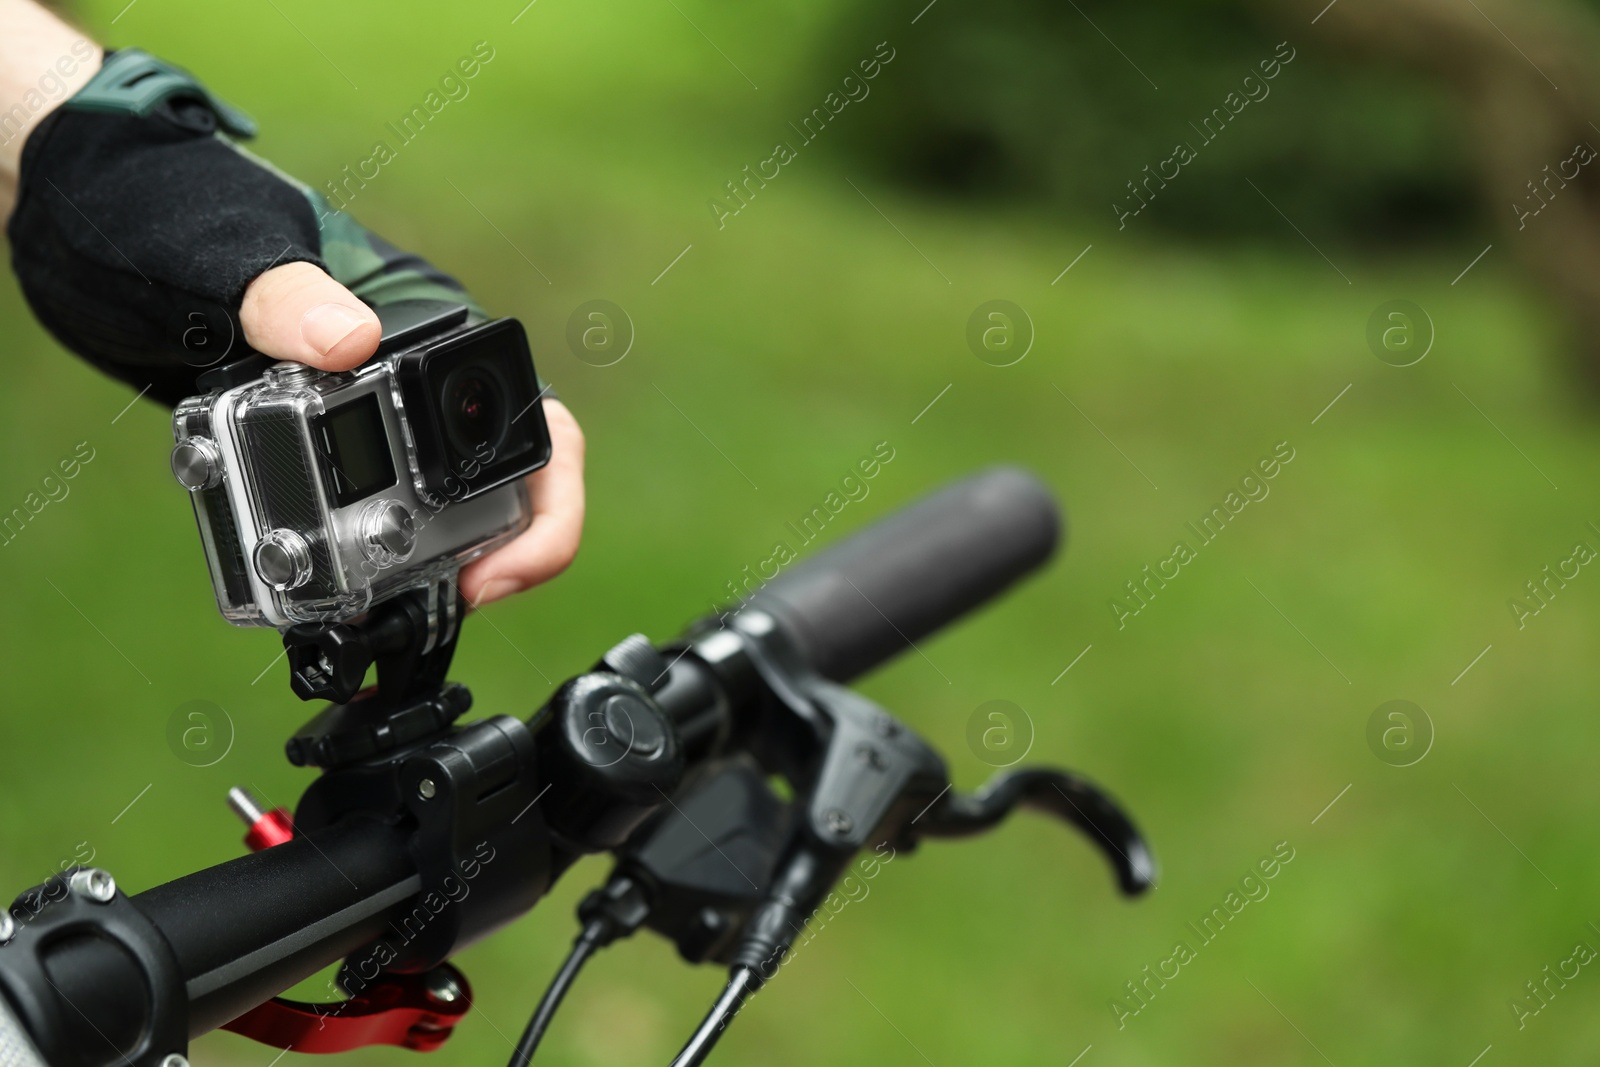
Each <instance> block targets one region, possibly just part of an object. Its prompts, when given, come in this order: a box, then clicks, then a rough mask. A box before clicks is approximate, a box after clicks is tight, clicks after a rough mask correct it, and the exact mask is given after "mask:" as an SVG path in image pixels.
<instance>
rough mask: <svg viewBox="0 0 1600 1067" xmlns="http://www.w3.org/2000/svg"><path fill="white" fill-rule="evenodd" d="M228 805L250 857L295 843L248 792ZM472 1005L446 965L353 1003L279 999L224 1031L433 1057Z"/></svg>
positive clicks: (290, 826)
mask: <svg viewBox="0 0 1600 1067" xmlns="http://www.w3.org/2000/svg"><path fill="white" fill-rule="evenodd" d="M228 806H229V807H230V808H232V809H233V810H234V813H235V814H236V815H238V816H239V818H241V819H243V820H244V823H245V825H246V826H248V827H249V828H250V829H249V831H248V832H246V833H245V835H244V843H245V844H246V845H247V846H249V848H250V851H251V852H260V851H261V850H262V849H265V848H271V847H273V846H274V845H281V844H283V843H284V842H286V841H292V840H293V839H294V822H293V820H292V819H291V818H290V815H289V813H288V812H287V811H285V810H283V809H282V808H274V809H272V810H271V811H266V810H263V809H262V807H261V805H260V804H259V803H258V802H257V801H256V798H255V797H253V796H251V795H250V793H249V792H248V791H247V790H244V789H240V788H238V787H234V788H233V789H230V790H228ZM471 1006H472V987H471V986H469V985H468V984H467V979H466V976H465V975H463V974H462V973H461V972H460V971H458V970H456V969H455V968H454V967H452V966H450V965H449V964H448V963H446V964H441V965H440V966H438V967H435V968H434V969H433V970H431V971H429V972H427V973H426V974H386V975H383V976H382V977H381V978H380V979H379V980H378V981H376V982H374V983H372V984H371V985H369V986H368V987H367V988H366V989H364V990H362V991H361V992H360V993H358V994H357V995H355V996H353V997H351V998H349V999H348V1000H339V1001H334V1002H332V1003H329V1004H304V1003H301V1002H299V1001H294V1000H285V999H284V998H282V997H274V998H273V999H272V1000H269V1001H267V1002H266V1003H265V1004H262V1005H260V1006H259V1007H255V1008H252V1009H251V1010H249V1011H247V1012H245V1013H244V1014H243V1015H241V1016H239V1017H238V1018H237V1019H235V1020H233V1021H232V1022H230V1023H227V1024H225V1025H224V1026H223V1027H222V1028H223V1029H224V1030H229V1031H231V1032H233V1033H235V1034H239V1035H241V1036H243V1037H248V1038H250V1039H251V1040H252V1041H259V1042H261V1043H262V1044H263V1045H271V1046H272V1047H273V1048H281V1049H290V1050H292V1051H294V1052H348V1051H350V1050H351V1049H355V1048H363V1047H365V1046H367V1045H397V1046H399V1047H400V1048H408V1049H414V1050H416V1051H418V1052H431V1051H432V1050H434V1049H436V1048H438V1047H439V1046H440V1045H442V1044H444V1042H445V1040H446V1039H447V1038H449V1036H450V1035H451V1033H452V1032H454V1030H455V1026H456V1023H458V1022H460V1021H461V1020H462V1018H463V1017H464V1016H465V1015H466V1014H467V1009H468V1008H470V1007H471Z"/></svg>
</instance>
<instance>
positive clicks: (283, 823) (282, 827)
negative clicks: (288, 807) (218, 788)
mask: <svg viewBox="0 0 1600 1067" xmlns="http://www.w3.org/2000/svg"><path fill="white" fill-rule="evenodd" d="M228 807H230V808H232V809H233V812H234V814H235V815H237V816H239V818H241V819H243V820H244V824H245V825H246V826H248V827H249V828H250V829H249V830H248V831H247V832H246V833H245V835H244V843H245V846H246V847H247V848H249V849H250V851H251V852H260V851H261V850H262V849H264V848H271V847H272V846H273V845H281V844H283V843H284V842H285V841H288V840H290V839H291V838H293V837H294V820H293V819H292V818H290V816H289V813H288V812H287V811H284V810H283V809H282V808H273V809H272V810H271V811H267V810H264V809H263V808H262V807H261V805H260V804H259V803H257V802H256V798H255V797H253V796H251V795H250V793H249V792H248V791H247V790H244V789H240V788H239V787H238V786H234V787H233V788H232V789H230V790H228Z"/></svg>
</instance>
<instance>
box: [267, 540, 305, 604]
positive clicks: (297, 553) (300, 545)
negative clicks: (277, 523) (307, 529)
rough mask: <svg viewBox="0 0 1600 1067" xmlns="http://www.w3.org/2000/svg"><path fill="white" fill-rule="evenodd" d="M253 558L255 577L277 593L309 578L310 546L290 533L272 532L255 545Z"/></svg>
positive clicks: (299, 584) (301, 583)
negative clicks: (257, 576)
mask: <svg viewBox="0 0 1600 1067" xmlns="http://www.w3.org/2000/svg"><path fill="white" fill-rule="evenodd" d="M254 556H255V565H256V574H257V575H259V576H260V577H261V580H262V581H263V582H266V583H267V584H268V585H270V586H271V587H272V588H274V589H276V590H277V591H278V592H280V593H282V592H286V591H288V590H290V589H297V588H299V587H300V586H302V585H305V584H306V582H307V581H308V580H309V579H310V578H311V546H310V545H308V544H306V539H305V538H304V537H301V536H300V535H299V534H297V533H295V532H294V531H293V530H273V531H272V532H271V533H269V534H267V536H265V537H263V538H262V539H261V540H260V541H258V542H257V543H256V549H255V553H254Z"/></svg>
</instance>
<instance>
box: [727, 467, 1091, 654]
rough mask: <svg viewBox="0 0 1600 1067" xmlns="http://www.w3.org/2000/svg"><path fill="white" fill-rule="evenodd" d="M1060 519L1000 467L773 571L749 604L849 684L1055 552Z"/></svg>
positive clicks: (1052, 506)
mask: <svg viewBox="0 0 1600 1067" xmlns="http://www.w3.org/2000/svg"><path fill="white" fill-rule="evenodd" d="M1062 525H1063V520H1062V516H1061V512H1060V509H1059V508H1058V507H1057V506H1056V502H1055V500H1054V498H1052V497H1051V495H1050V491H1049V490H1048V489H1046V488H1045V486H1044V485H1043V484H1042V483H1041V482H1040V481H1039V480H1038V479H1037V478H1035V477H1034V476H1033V475H1031V474H1029V473H1028V472H1026V471H1023V470H1019V469H1017V468H1014V467H996V468H993V469H990V470H987V471H984V472H982V473H981V474H977V475H974V476H973V477H971V478H966V479H963V480H962V481H959V482H956V483H954V484H952V485H948V486H946V487H945V488H943V489H941V490H939V491H938V492H936V493H934V494H933V495H931V496H928V497H924V498H923V499H922V500H919V501H917V502H916V503H914V504H912V505H910V506H908V507H906V508H904V509H902V510H900V511H898V512H896V513H894V514H893V515H891V516H889V517H888V518H887V519H884V520H882V521H881V522H879V523H877V524H875V525H873V526H870V527H868V528H867V529H865V530H862V531H861V532H860V533H857V534H855V535H854V536H852V537H850V538H849V539H847V540H845V541H842V542H840V543H839V544H837V545H835V546H834V547H832V548H830V549H828V550H827V551H825V552H823V553H822V554H820V555H818V556H814V557H812V558H810V559H807V560H805V561H803V562H801V563H798V564H796V565H795V567H794V569H793V570H791V571H789V572H788V573H786V574H782V575H779V576H778V577H777V578H776V579H774V580H773V581H772V582H771V583H769V584H768V585H766V586H764V587H763V588H762V589H760V590H759V591H758V592H756V593H755V594H754V595H753V596H751V597H750V598H749V599H748V600H747V601H746V602H745V603H746V604H747V605H748V606H750V607H754V608H757V609H759V610H761V611H765V612H767V613H768V614H769V615H771V616H773V617H774V618H775V619H777V620H778V623H779V625H780V626H781V627H782V628H783V629H784V631H785V632H786V633H788V635H789V636H790V638H791V639H793V640H794V641H795V642H796V643H797V644H798V645H799V646H800V649H801V651H802V652H803V653H804V654H805V655H806V657H807V659H808V660H809V661H810V663H811V665H812V667H813V668H815V669H816V670H817V671H818V673H820V674H822V675H823V676H824V677H827V678H831V679H833V680H835V681H839V682H846V681H849V680H850V679H852V678H854V677H856V676H857V675H860V674H863V673H865V672H867V671H869V670H871V669H872V668H874V667H876V666H878V665H879V664H880V663H882V662H884V661H885V660H887V659H889V658H890V657H892V656H894V655H896V654H897V653H899V652H902V651H904V650H905V649H906V648H908V647H909V646H910V644H911V643H912V642H915V641H919V640H921V639H922V638H923V637H926V636H927V635H928V634H931V633H933V632H934V631H935V630H938V629H939V628H940V627H942V626H944V625H946V624H947V623H950V622H953V621H954V620H955V619H957V618H959V617H961V616H962V615H964V614H966V613H967V612H969V611H971V610H972V609H973V608H975V607H977V606H978V605H980V604H982V603H984V602H985V601H986V600H989V599H990V598H992V597H994V596H996V595H998V594H999V593H1001V592H1002V591H1004V590H1005V589H1006V588H1007V587H1008V586H1010V585H1011V584H1012V583H1013V582H1015V581H1016V580H1017V579H1019V578H1021V577H1022V576H1023V575H1025V574H1027V573H1028V572H1029V571H1031V570H1033V569H1035V568H1036V567H1038V566H1039V565H1041V564H1042V563H1044V562H1045V561H1046V560H1048V559H1049V558H1050V557H1051V556H1052V555H1053V554H1054V553H1055V549H1056V545H1057V543H1058V542H1059V541H1060V539H1061V532H1062Z"/></svg>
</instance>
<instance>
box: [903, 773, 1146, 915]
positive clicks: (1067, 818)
mask: <svg viewBox="0 0 1600 1067" xmlns="http://www.w3.org/2000/svg"><path fill="white" fill-rule="evenodd" d="M1018 807H1024V808H1031V809H1033V810H1035V811H1039V812H1043V813H1044V814H1046V815H1053V816H1055V817H1056V818H1058V819H1060V820H1062V821H1063V822H1067V823H1070V824H1072V825H1073V826H1075V827H1077V828H1078V829H1079V830H1081V831H1083V833H1084V835H1085V836H1087V837H1088V838H1089V840H1090V841H1091V842H1093V844H1094V845H1095V846H1096V847H1097V848H1099V849H1100V852H1101V853H1102V854H1103V855H1104V856H1105V858H1106V862H1108V863H1109V864H1111V869H1112V871H1113V872H1115V874H1116V878H1117V886H1118V888H1120V889H1121V890H1122V892H1123V894H1124V895H1126V896H1130V897H1136V896H1138V895H1139V894H1141V893H1143V892H1145V891H1146V890H1148V889H1150V888H1152V887H1153V886H1154V885H1155V884H1156V861H1155V856H1154V855H1153V854H1152V853H1151V851H1150V846H1149V845H1148V844H1147V843H1146V842H1145V839H1144V835H1143V834H1141V833H1140V832H1139V829H1138V827H1136V826H1134V824H1133V820H1132V819H1130V818H1129V817H1128V815H1127V813H1126V812H1124V811H1123V810H1122V808H1121V806H1119V805H1118V804H1117V802H1116V801H1115V800H1114V799H1112V798H1111V796H1110V795H1109V794H1107V793H1106V792H1105V791H1104V790H1102V789H1101V788H1100V787H1099V786H1097V785H1095V784H1094V783H1093V782H1090V781H1089V780H1088V779H1086V778H1082V777H1080V776H1078V775H1076V774H1073V773H1072V772H1070V771H1062V770H1055V769H1053V768H1048V767H1024V768H1022V769H1020V770H1015V771H1007V772H1005V773H1003V774H998V775H996V776H995V777H993V778H991V779H990V780H989V781H988V783H987V784H985V785H984V786H983V788H981V789H979V790H978V791H977V792H976V793H972V794H961V793H957V792H955V790H953V789H951V790H947V791H946V792H944V793H941V794H940V795H939V798H938V799H937V800H935V801H934V802H933V803H932V806H930V807H929V808H928V810H927V811H925V812H923V813H922V814H921V815H920V816H918V817H917V819H915V820H914V821H913V823H912V824H911V825H910V826H909V827H908V828H907V829H908V831H909V832H911V833H912V834H914V835H915V836H916V837H971V836H973V835H975V834H981V833H987V832H988V831H990V830H993V829H994V828H995V827H996V826H998V825H999V824H1000V823H1001V822H1003V821H1005V818H1006V817H1007V816H1008V815H1010V814H1011V813H1012V812H1013V811H1015V810H1016V809H1017V808H1018Z"/></svg>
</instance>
